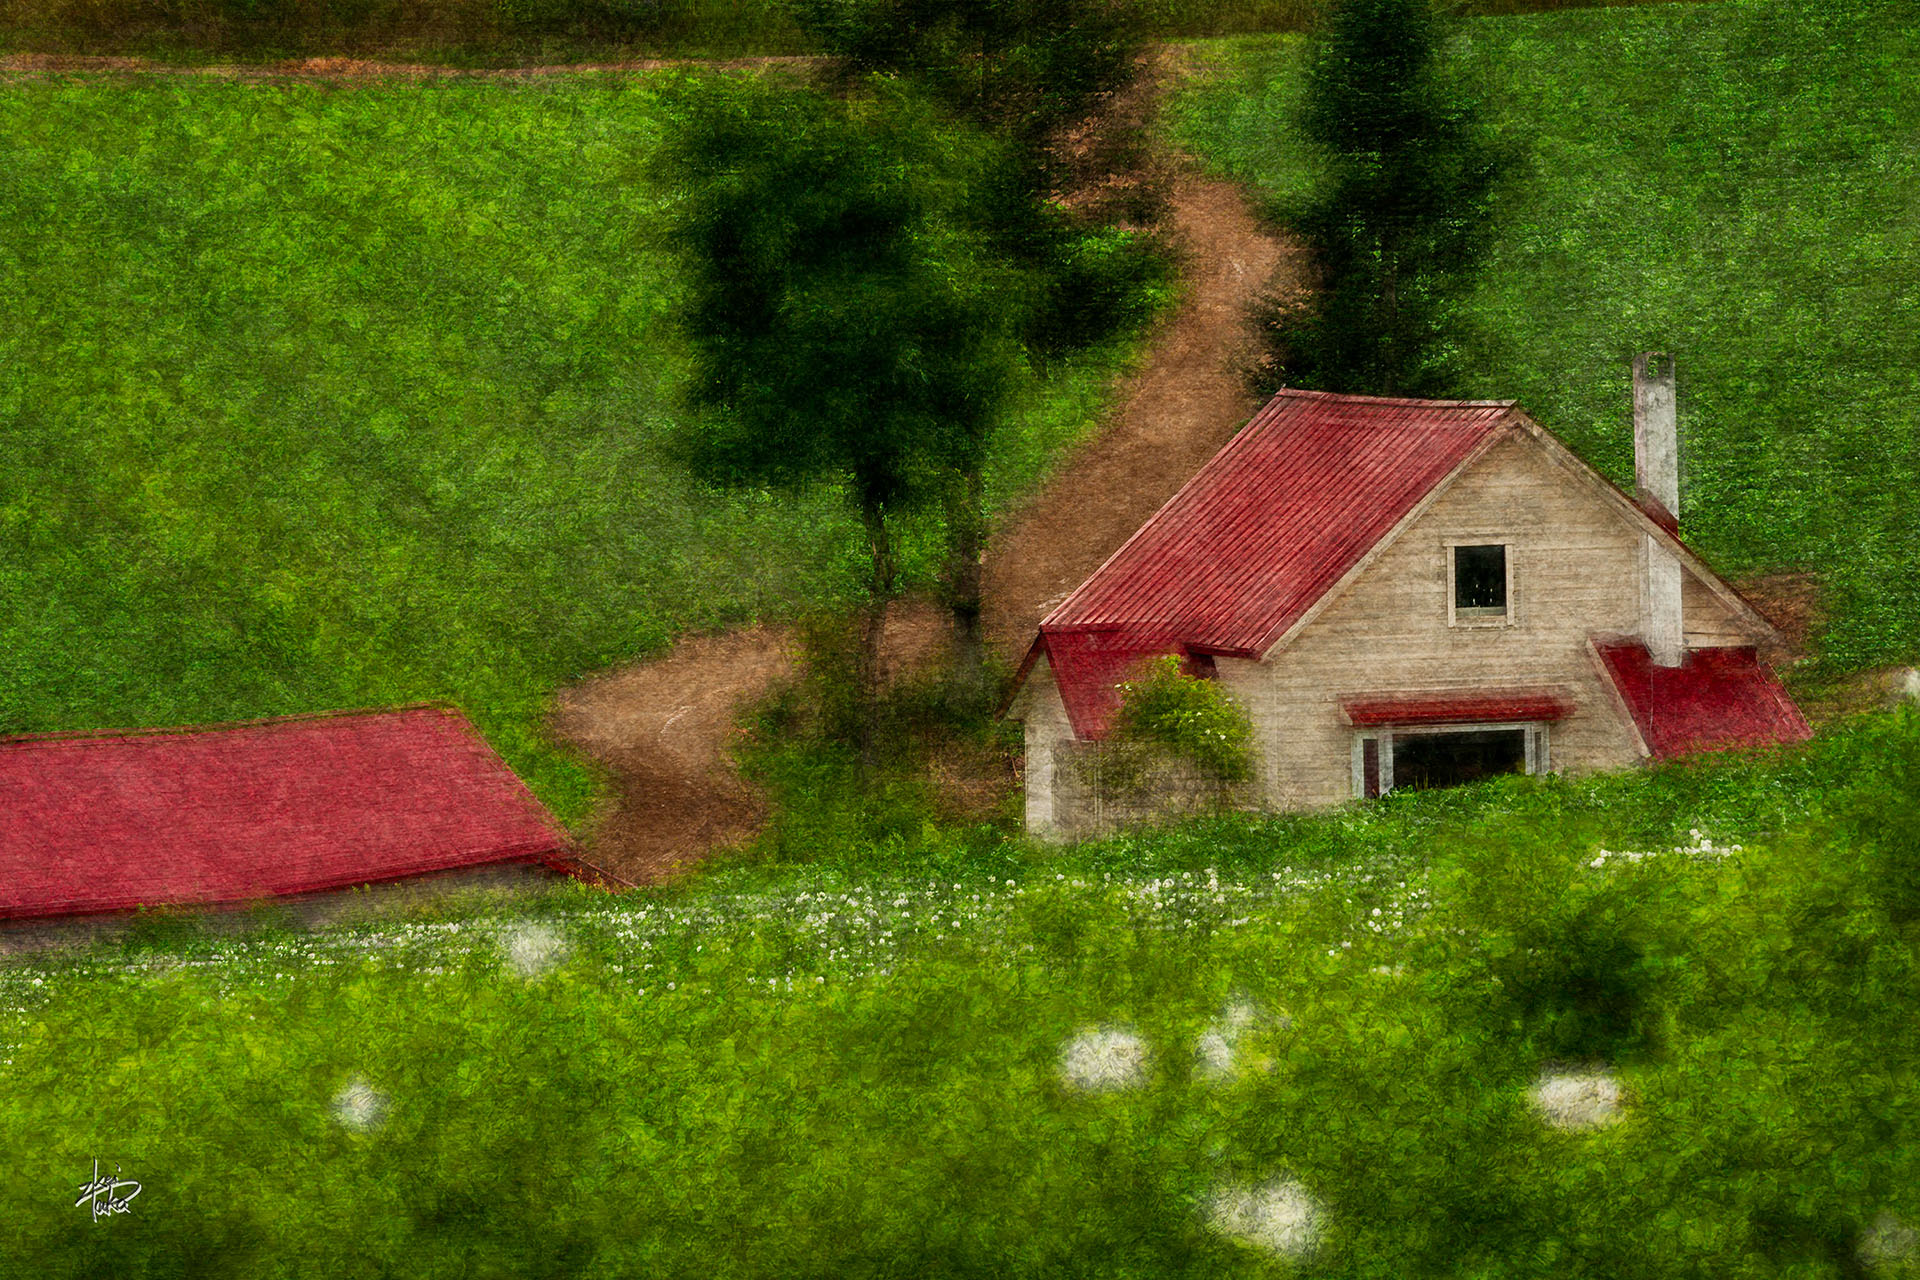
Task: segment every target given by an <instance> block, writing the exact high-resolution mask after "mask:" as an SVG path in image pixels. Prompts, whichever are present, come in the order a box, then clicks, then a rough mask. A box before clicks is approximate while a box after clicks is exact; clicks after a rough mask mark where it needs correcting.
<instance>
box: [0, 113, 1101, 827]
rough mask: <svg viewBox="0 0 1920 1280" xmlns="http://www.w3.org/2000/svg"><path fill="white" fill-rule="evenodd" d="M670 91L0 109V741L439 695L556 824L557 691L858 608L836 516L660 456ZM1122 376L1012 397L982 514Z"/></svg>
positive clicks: (829, 498) (564, 800) (667, 346)
mask: <svg viewBox="0 0 1920 1280" xmlns="http://www.w3.org/2000/svg"><path fill="white" fill-rule="evenodd" d="M681 83H682V82H681V81H680V80H678V79H677V78H675V77H671V76H661V77H649V78H632V79H614V78H604V79H596V78H591V77H588V78H581V79H576V80H566V81H543V82H539V83H534V84H526V85H508V84H475V83H452V84H431V85H424V86H422V85H413V86H406V85H379V86H364V87H332V86H322V85H313V84H275V85H265V84H252V85H247V84H234V83H227V82H220V81H198V80H196V81H193V82H182V81H179V80H168V79H159V78H155V79H141V80H136V81H133V82H118V83H115V82H104V81H98V80H92V81H89V80H80V79H50V80H36V81H21V82H17V83H13V84H10V85H7V86H6V87H5V88H4V90H0V167H3V168H4V172H5V173H6V175H7V177H6V181H5V182H4V183H0V314H4V315H6V316H7V317H8V323H7V324H5V325H0V369H4V371H5V372H4V374H0V438H4V440H5V442H6V448H5V450H4V451H0V733H7V732H23V731H71V730H81V729H88V728H94V727H108V726H126V725H165V724H181V723H193V722H207V721H220V720H229V719H237V718H246V717H253V716H266V715H276V714H281V713H291V712H301V711H311V710H320V709H325V708H334V707H365V706H378V705H386V704H390V703H398V702H406V701H412V700H416V699H448V700H451V701H453V702H455V703H457V704H458V705H460V706H461V707H462V708H464V709H465V710H466V711H467V712H468V714H469V715H470V716H472V717H473V718H474V720H475V721H476V723H477V724H478V725H479V726H480V728H481V729H482V731H483V732H484V733H486V735H487V736H488V738H489V739H490V740H491V741H492V742H493V743H494V745H495V746H496V747H497V748H498V749H499V750H501V751H502V752H503V754H504V755H505V756H506V758H507V759H508V761H509V762H510V763H511V764H512V765H513V766H514V767H515V769H516V770H517V771H518V772H519V773H520V774H521V775H522V776H523V777H525V778H526V779H527V780H528V781H529V783H530V784H531V785H532V786H533V788H534V790H535V791H536V793H538V794H539V795H540V797H541V798H542V799H543V800H544V801H546V802H547V803H548V804H549V805H550V806H551V807H553V808H554V809H555V810H556V811H557V812H558V813H560V814H561V815H562V816H563V817H565V818H568V819H576V818H579V817H581V816H583V815H584V813H585V811H586V806H587V803H588V799H589V790H590V783H589V779H588V778H587V776H586V774H585V773H584V772H583V771H582V770H581V769H580V768H579V767H577V766H576V765H574V764H573V763H572V762H570V761H569V760H567V759H565V758H563V757H561V756H560V755H559V754H557V753H556V752H555V751H554V750H553V749H552V748H551V747H549V746H548V745H546V744H545V742H544V741H543V740H542V738H541V736H540V734H539V731H538V720H539V717H540V715H541V714H542V711H543V708H544V706H545V703H546V700H547V699H548V697H549V696H550V695H551V693H552V691H553V690H554V689H555V688H557V687H559V686H560V685H562V684H564V683H566V682H568V681H570V680H572V679H574V678H576V677H577V676H579V675H581V674H582V673H585V672H590V671H593V670H597V669H600V668H603V667H606V666H608V665H611V664H614V663H618V662H622V661H626V660H629V659H632V658H635V657H639V656H644V655H647V654H650V653H653V652H656V651H658V650H660V649H662V648H663V647H664V646H666V645H667V644H668V643H670V642H671V641H672V639H673V638H674V637H675V636H677V635H679V634H681V633H683V632H686V631H688V630H695V629H702V628H714V627H725V626H732V625H737V624H742V623H746V622H749V621H752V620H755V619H758V618H784V617H788V616H792V615H794V614H796V613H798V612H800V611H802V610H803V609H804V608H807V607H812V606H815V605H819V604H824V603H831V602H835V601H848V600H850V599H853V598H855V597H856V596H857V594H858V592H859V590H860V587H859V584H860V582H861V581H863V579H862V578H861V576H860V574H861V567H860V561H859V559H858V555H859V552H858V546H859V542H858V534H857V531H856V529H855V528H854V526H853V524H852V522H851V521H850V520H849V519H848V518H847V517H846V516H845V515H844V514H843V512H842V504H840V503H839V501H838V500H837V498H836V496H835V495H834V494H832V493H828V492H822V493H817V494H813V495H809V496H806V497H804V498H800V499H794V498H788V497H778V496H772V495H766V494H745V495H740V494H716V493H711V492H705V491H702V490H700V489H698V488H696V487H694V486H693V485H692V484H691V483H690V482H689V481H687V480H686V479H684V478H683V477H682V476H681V475H680V474H678V473H677V472H676V471H675V470H673V469H671V468H670V467H668V466H667V465H665V464H664V463H663V462H662V461H661V458H660V450H659V445H660V440H661V436H662V432H663V430H664V428H665V427H666V426H667V425H668V423H669V421H670V419H671V416H672V414H673V412H674V410H673V408H672V406H671V403H670V402H671V390H672V384H673V381H674V379H675V378H676V377H677V376H678V370H679V368H680V363H679V358H678V356H677V354H676V352H675V350H674V349H673V346H672V344H671V339H670V338H669V336H668V333H667V325H666V323H665V321H666V319H667V317H668V316H669V315H670V313H671V311H672V309H673V307H674V305H675V296H676V293H675V289H676V281H675V278H674V272H673V269H672V266H671V264H670V263H669V262H668V260H667V259H666V257H665V256H664V255H663V253H662V251H661V250H660V248H659V246H658V245H657V244H656V243H655V240H654V238H653V237H654V231H655V229H656V228H657V227H658V225H659V220H660V214H661V211H662V209H663V207H664V206H665V204H666V202H667V201H669V200H671V199H672V195H671V193H670V192H665V191H661V190H658V189H656V188H655V186H653V185H652V184H651V183H650V181H649V179H648V176H647V172H646V167H645V166H646V162H647V159H648V157H649V155H650V153H651V150H652V148H653V147H654V146H655V145H656V143H657V142H658V141H659V139H660V137H661V132H662V130H663V128H664V127H665V126H666V125H667V123H668V121H669V120H670V118H671V116H672V113H673V111H674V110H675V105H674V104H675V102H676V100H677V96H676V95H677V92H678V88H679V86H680V84H681ZM1126 355H1127V352H1126V351H1125V350H1119V349H1116V350H1111V351H1105V352H1100V353H1096V354H1095V355H1094V356H1092V357H1090V358H1088V359H1086V360H1085V361H1083V362H1081V363H1079V364H1068V365H1063V366H1060V367H1058V368H1055V369H1053V370H1051V371H1050V373H1049V375H1048V377H1047V378H1046V379H1045V380H1044V381H1043V380H1039V379H1034V380H1031V381H1029V382H1028V383H1027V384H1026V385H1025V386H1023V387H1022V388H1021V389H1020V391H1019V394H1018V395H1017V397H1016V402H1015V407H1014V410H1013V413H1012V418H1011V421H1010V422H1009V423H1008V425H1007V427H1006V429H1005V431H1004V432H1003V435H1002V439H1001V444H1000V448H999V451H998V453H997V455H996V457H995V459H994V463H993V470H992V473H991V476H990V480H989V489H990V493H989V499H990V502H991V503H992V504H993V505H994V506H996V507H997V506H1001V505H1004V503H1005V501H1006V500H1007V499H1008V498H1009V497H1011V496H1013V495H1017V494H1018V493H1020V492H1022V491H1023V490H1025V489H1026V488H1027V487H1029V486H1031V484H1032V483H1033V482H1034V481H1035V479H1036V478H1037V477H1038V476H1040V475H1041V474H1042V473H1043V472H1044V471H1045V469H1046V468H1047V467H1048V466H1049V465H1050V464H1051V463H1052V461H1053V460H1054V459H1055V458H1056V457H1057V456H1058V454H1059V451H1060V449H1061V447H1062V446H1063V444H1064V443H1066V442H1068V441H1071V440H1073V439H1075V438H1077V437H1078V436H1079V435H1080V434H1082V433H1083V432H1085V431H1086V430H1088V429H1089V428H1090V427H1091V426H1092V425H1093V424H1094V422H1096V421H1097V419H1098V416H1099V414H1100V412H1101V410H1102V409H1103V408H1104V406H1105V404H1106V403H1107V400H1106V397H1107V394H1108V389H1109V387H1110V385H1111V381H1112V378H1113V377H1114V376H1115V374H1116V373H1117V372H1118V370H1119V369H1120V367H1121V365H1122V362H1123V360H1124V358H1125V357H1126ZM936 532H937V531H935V530H933V529H930V528H927V527H924V526H923V527H920V528H918V529H916V530H911V531H909V534H908V539H907V552H906V559H907V562H908V563H907V571H908V574H909V579H910V580H912V579H914V578H915V577H916V576H917V578H918V580H920V581H922V582H924V581H926V580H927V578H928V576H929V575H930V574H931V573H932V572H933V567H934V557H935V555H936V553H937V542H936V538H935V534H936Z"/></svg>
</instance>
